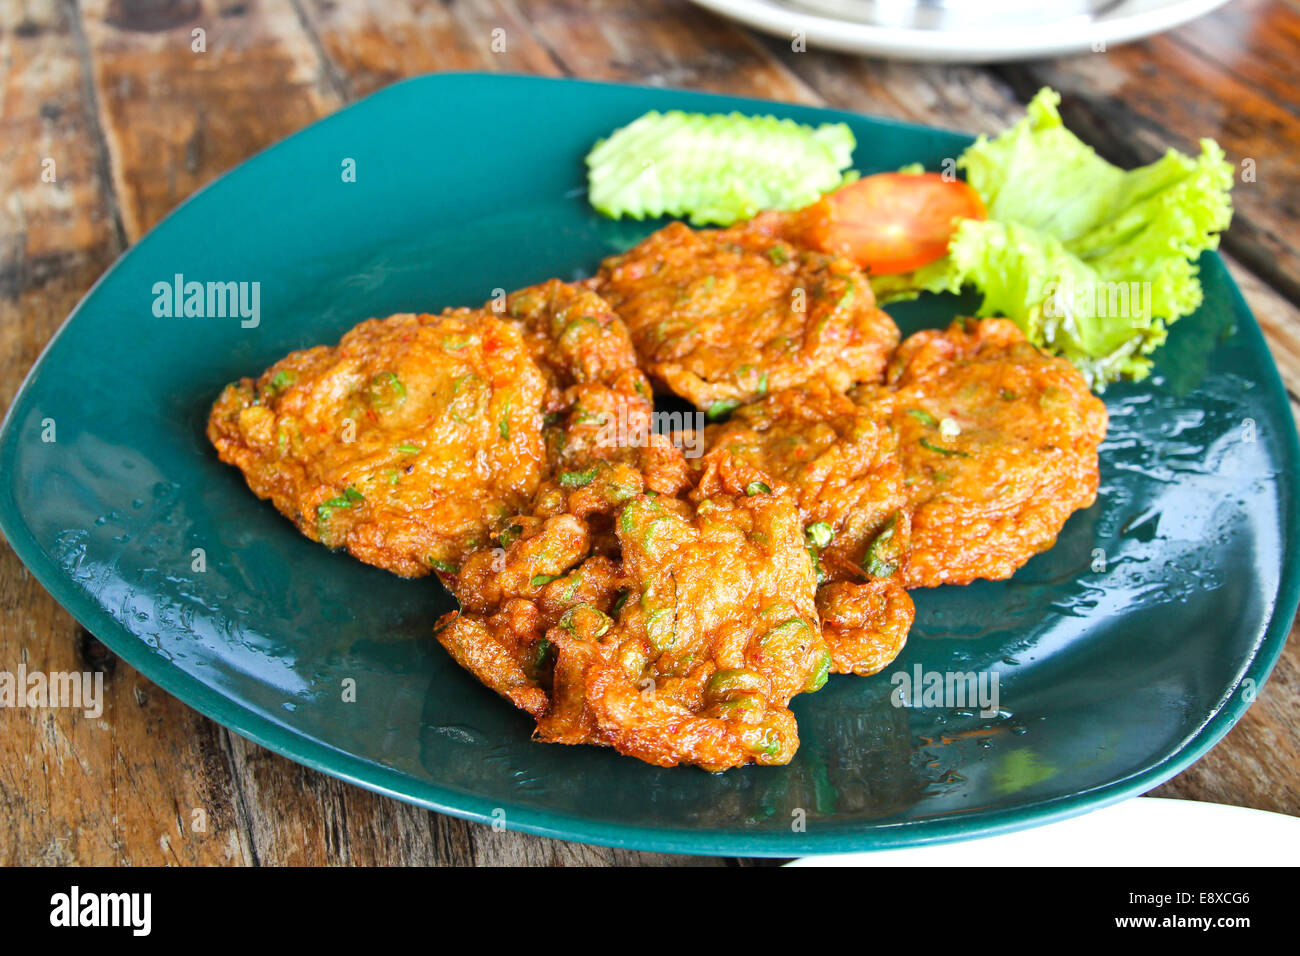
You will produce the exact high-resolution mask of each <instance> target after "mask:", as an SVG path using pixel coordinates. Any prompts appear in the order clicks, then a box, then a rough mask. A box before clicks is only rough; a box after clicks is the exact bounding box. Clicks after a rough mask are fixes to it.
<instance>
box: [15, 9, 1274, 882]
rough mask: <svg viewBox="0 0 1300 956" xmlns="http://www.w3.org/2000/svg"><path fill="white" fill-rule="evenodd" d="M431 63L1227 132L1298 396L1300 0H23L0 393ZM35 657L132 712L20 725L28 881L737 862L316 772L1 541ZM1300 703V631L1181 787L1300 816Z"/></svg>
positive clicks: (1153, 141) (1246, 250) (1105, 140)
mask: <svg viewBox="0 0 1300 956" xmlns="http://www.w3.org/2000/svg"><path fill="white" fill-rule="evenodd" d="M195 30H202V31H203V33H202V34H196V33H194V31H195ZM497 30H503V31H504V33H494V31H497ZM502 38H504V41H505V44H504V45H505V49H504V51H502V52H496V50H499V49H500V46H501V44H500V40H501V39H502ZM200 39H201V40H202V42H201V43H200V42H199V41H200ZM494 39H495V40H497V41H498V42H497V43H496V45H495V47H494V42H493V41H494ZM436 70H491V71H512V72H521V73H539V74H546V75H552V76H580V77H588V78H594V79H604V80H619V81H626V82H631V83H641V84H651V85H662V86H674V87H694V88H700V89H706V90H715V91H721V92H726V93H737V94H744V95H751V96H760V97H769V98H772V99H776V100H785V101H790V102H797V103H811V104H830V105H833V106H836V107H842V108H845V109H850V110H857V111H861V112H865V113H873V114H879V115H884V116H894V117H900V118H902V119H907V120H916V121H920V122H923V123H932V124H937V125H940V126H947V127H953V128H957V129H962V130H969V131H971V132H995V131H997V130H1000V129H1002V128H1004V127H1005V126H1006V125H1007V124H1009V123H1010V122H1012V121H1013V120H1014V119H1016V118H1017V116H1018V115H1019V113H1020V111H1021V107H1022V105H1023V103H1024V102H1025V101H1026V100H1027V99H1028V98H1029V97H1030V96H1031V95H1032V94H1033V92H1034V91H1035V90H1037V89H1038V87H1039V86H1041V85H1043V84H1045V83H1050V84H1051V85H1052V86H1054V87H1056V88H1057V89H1059V90H1060V91H1061V92H1062V93H1063V94H1064V103H1063V107H1062V109H1063V113H1064V116H1065V118H1066V121H1067V123H1068V124H1069V125H1070V126H1071V127H1072V128H1073V129H1075V130H1076V131H1078V132H1079V133H1080V135H1082V136H1083V137H1084V138H1085V139H1086V140H1088V141H1089V142H1090V143H1092V144H1093V145H1094V146H1095V147H1096V148H1097V150H1098V151H1099V152H1100V153H1101V154H1102V155H1104V156H1105V157H1107V158H1109V159H1111V160H1113V161H1115V162H1117V163H1120V164H1122V165H1133V164H1137V163H1142V162H1149V161H1151V160H1152V159H1154V158H1156V157H1157V156H1158V155H1159V154H1160V153H1161V152H1162V151H1163V150H1164V149H1165V148H1166V147H1168V146H1175V147H1178V148H1180V149H1183V150H1191V149H1193V148H1194V145H1195V141H1196V139H1197V138H1198V137H1200V136H1213V137H1215V138H1217V139H1218V141H1219V142H1220V143H1221V144H1222V145H1223V147H1224V148H1225V149H1226V150H1227V153H1228V156H1229V157H1230V158H1231V159H1232V161H1233V162H1234V163H1236V164H1238V165H1239V166H1240V165H1241V164H1242V163H1244V162H1245V161H1247V160H1249V161H1251V162H1250V163H1248V164H1247V165H1248V166H1253V168H1254V170H1255V176H1254V181H1253V182H1239V183H1238V184H1237V185H1236V187H1235V189H1234V198H1235V202H1236V208H1237V216H1236V219H1235V221H1234V222H1233V225H1232V229H1231V231H1230V232H1229V233H1228V234H1227V236H1226V237H1225V238H1224V241H1223V251H1224V252H1225V254H1226V257H1227V259H1228V264H1229V267H1230V268H1231V270H1232V272H1233V274H1234V275H1235V276H1236V278H1237V281H1238V282H1239V283H1240V284H1241V287H1242V289H1243V290H1244V292H1245V294H1246V298H1247V299H1248V300H1249V302H1250V304H1251V307H1252V308H1253V309H1254V311H1255V315H1256V316H1257V317H1258V319H1259V322H1260V324H1261V325H1262V326H1263V328H1264V331H1265V334H1266V335H1267V337H1268V340H1269V344H1270V345H1271V346H1272V349H1273V353H1274V355H1275V356H1276V358H1277V362H1278V365H1279V366H1280V367H1281V369H1282V374H1283V376H1284V378H1285V379H1286V382H1287V386H1288V390H1289V392H1290V394H1291V398H1292V401H1293V402H1297V400H1298V399H1300V309H1298V308H1297V306H1298V305H1300V247H1297V245H1296V244H1295V242H1294V238H1295V229H1296V225H1297V222H1298V221H1300V191H1298V190H1297V189H1296V184H1297V183H1300V3H1298V2H1297V0H1235V2H1233V3H1230V4H1229V5H1228V6H1227V7H1226V8H1224V9H1222V10H1220V11H1218V12H1217V13H1215V14H1212V15H1210V16H1208V17H1205V18H1203V19H1201V20H1199V21H1196V22H1194V23H1192V24H1190V25H1188V26H1185V27H1183V28H1181V29H1179V30H1176V31H1174V32H1172V33H1168V34H1165V35H1162V36H1159V37H1155V38H1153V39H1151V40H1148V41H1146V42H1142V43H1137V44H1133V45H1130V46H1124V47H1120V48H1116V49H1112V50H1110V51H1106V52H1100V53H1095V54H1086V55H1083V56H1078V57H1074V58H1070V59H1061V60H1049V61H1039V62H1031V63H1020V64H1014V65H1000V66H994V67H967V66H923V65H909V64H898V63H887V62H883V61H879V60H869V59H857V58H853V57H848V56H841V55H834V54H828V53H822V52H818V51H809V52H805V53H796V52H793V51H792V50H791V44H790V43H789V41H785V40H781V39H778V38H768V37H762V36H759V35H756V34H754V33H750V32H748V31H746V30H744V29H741V28H739V27H737V26H734V25H732V24H731V23H729V22H727V21H725V20H722V19H719V18H718V17H715V16H713V15H711V14H709V13H706V12H703V11H701V10H699V9H697V8H695V7H693V6H691V5H690V4H688V3H686V2H685V0H626V2H590V0H443V2H436V0H427V2H421V0H372V2H360V0H355V2H351V0H85V2H83V3H81V4H76V3H74V2H72V0H0V78H2V79H3V97H4V99H3V107H2V108H0V193H2V195H3V197H4V201H3V204H0V402H3V403H4V405H6V406H7V405H8V402H9V401H10V400H11V398H12V396H13V394H14V391H15V390H16V389H17V387H18V384H19V382H20V381H21V379H22V377H23V374H24V373H25V372H26V371H27V369H28V368H29V367H30V366H31V364H32V362H33V361H35V359H36V357H37V355H38V354H39V353H40V351H41V349H42V347H43V346H44V345H45V343H46V341H47V340H48V339H49V338H50V336H51V335H52V334H53V333H54V331H55V329H57V328H58V326H59V324H60V323H61V322H62V321H63V318H64V316H66V315H67V314H68V312H69V310H70V309H71V308H72V307H73V305H75V304H76V302H77V300H78V299H79V298H80V297H81V296H82V294H83V293H85V291H86V290H87V289H88V288H89V287H90V285H91V283H92V282H94V281H95V279H96V278H97V277H98V276H99V275H100V274H101V273H102V272H103V271H104V270H105V269H106V268H107V267H108V266H109V265H110V264H111V263H112V262H113V260H114V259H115V258H116V257H117V256H118V255H119V254H121V252H122V251H123V250H124V249H126V248H127V247H128V246H129V245H130V244H131V243H133V242H135V241H136V240H137V239H139V238H140V236H141V235H143V234H144V232H145V231H146V230H148V229H149V228H150V227H152V226H153V225H154V224H155V223H156V222H158V220H159V219H161V218H162V217H163V215H164V214H166V213H167V212H168V211H169V210H170V209H171V208H172V207H173V206H175V205H176V204H177V203H179V202H180V201H181V200H183V199H184V198H185V197H186V196H188V195H189V194H190V193H192V192H193V191H194V190H196V189H197V188H199V187H200V186H202V185H203V184H204V183H206V182H208V181H209V180H211V179H213V178H214V177H216V176H218V175H220V174H221V173H223V172H225V171H226V170H228V169H230V168H231V167H232V166H234V165H235V164H237V163H238V162H240V161H241V160H242V159H244V158H245V157H246V156H248V155H250V154H251V153H254V152H256V151H257V150H260V149H262V148H263V147H265V146H268V145H270V144H271V143H274V142H275V141H276V140H279V139H281V138H282V137H284V136H286V135H288V134H289V133H292V132H293V131H294V130H297V129H299V128H300V127H302V126H305V125H307V124H308V123H311V122H312V121H314V120H316V119H318V118H320V117H322V116H325V115H326V114H328V113H331V112H333V111H334V110H337V109H339V108H340V107H342V106H344V105H346V104H347V103H349V102H352V101H353V100H356V99H357V98H359V97H362V96H365V95H366V94H368V93H371V92H373V91H374V90H377V89H379V88H380V87H382V86H384V85H386V84H388V83H392V82H393V81H395V80H398V79H400V78H402V77H404V76H409V75H412V74H417V73H424V72H429V71H436ZM48 159H52V160H53V161H54V169H55V173H56V182H54V183H49V182H45V181H43V179H42V175H41V174H42V171H43V169H45V168H48V165H49V164H48V163H45V160H48ZM142 345H145V344H144V343H142ZM20 662H26V664H27V665H28V667H30V668H33V669H37V668H39V669H43V670H46V671H53V670H81V669H85V668H87V667H95V668H99V669H101V670H103V671H105V673H106V688H107V690H106V695H107V698H108V699H107V704H106V709H105V712H104V715H103V718H102V720H100V721H90V720H86V719H84V718H82V717H81V716H80V715H79V714H74V713H73V712H72V711H68V710H50V711H33V710H28V709H16V710H15V709H10V710H4V711H0V810H2V811H3V818H4V819H3V824H0V863H3V864H13V863H73V862H75V863H86V864H90V863H95V864H110V863H119V864H128V863H129V864H137V865H138V864H165V863H187V864H193V863H205V864H211V863H236V864H257V863H274V864H295V863H299V864H324V863H344V864H366V863H385V864H402V863H417V864H427V863H487V864H494V863H659V864H662V863H688V862H695V863H714V864H717V863H727V862H730V863H733V864H734V863H735V862H737V861H723V860H691V859H688V858H674V857H665V856H656V855H653V854H641V853H632V852H623V851H615V850H608V849H604V848H600V847H590V846H583V845H578V844H567V843H561V842H558V841H554V840H547V839H543V838H540V837H532V836H526V835H521V834H512V833H508V832H506V833H496V832H493V831H492V830H491V829H489V828H487V827H482V826H478V825H475V824H471V823H466V822H463V821H461V820H456V819H453V818H450V817H445V816H440V815H438V814H434V813H429V812H427V811H424V810H419V809H415V808H413V807H409V806H406V805H405V804H401V803H398V802H396V801H394V800H389V799H385V798H383V797H379V796H375V795H374V794H371V793H368V792H366V791H363V790H360V789H358V788H356V787H351V786H347V785H345V784H342V783H339V782H338V781H335V780H333V779H332V778H329V777H325V776H322V775H321V774H318V773H315V772H313V771H310V770H307V769H304V768H303V767H300V766H298V765H297V764H294V763H292V762H290V761H288V760H285V759H282V758H280V757H278V756H275V755H273V754H271V753H269V752H268V751H266V750H263V749H262V748H260V747H258V746H255V745H254V744H251V743H249V742H247V741H245V740H244V739H243V738H241V737H238V736H235V735H233V734H230V733H228V732H227V731H225V730H224V729H222V728H221V727H219V726H217V725H216V724H214V723H212V722H211V721H209V720H207V719H206V718H204V717H201V716H199V715H198V714H196V713H195V712H193V711H192V710H190V709H189V708H188V707H186V706H184V705H183V704H181V703H179V702H178V701H176V700H174V699H172V698H171V697H169V696H168V695H166V694H164V693H162V692H161V691H160V690H159V689H158V688H157V687H155V686H153V685H152V684H150V683H149V682H148V681H146V680H144V679H143V678H142V677H140V675H139V674H137V673H135V672H134V671H133V670H132V669H131V668H129V667H127V666H126V665H125V664H123V663H120V662H118V661H117V660H115V658H114V657H113V655H112V654H111V653H110V652H108V651H107V649H106V648H105V647H104V646H103V645H101V644H99V643H98V642H97V641H96V640H95V638H94V637H92V636H91V635H90V634H88V633H87V632H86V631H85V630H84V629H82V628H80V627H79V626H78V625H77V624H76V622H75V621H73V620H72V618H71V617H70V616H69V615H68V614H67V613H66V612H65V611H63V610H62V609H61V608H60V607H59V606H58V605H56V604H55V603H54V601H53V600H51V599H50V597H49V596H48V595H47V594H46V593H45V591H44V590H43V589H42V588H41V587H40V586H39V585H38V584H37V583H36V582H35V581H34V580H33V579H32V578H31V576H30V575H29V574H28V573H27V571H26V570H25V569H24V568H23V567H22V565H21V564H20V563H19V562H18V560H17V558H16V557H15V556H14V554H13V552H12V551H11V550H10V549H9V548H8V546H7V545H5V546H3V547H0V669H9V670H15V669H16V668H17V666H18V664H19V663H20ZM1297 716H1300V648H1298V647H1297V644H1296V642H1295V641H1294V640H1293V641H1291V642H1290V644H1289V645H1288V647H1287V649H1286V651H1285V653H1284V654H1283V656H1282V659H1281V662H1280V663H1279V664H1278V667H1277V670H1276V671H1275V672H1274V674H1273V677H1272V680H1271V681H1270V682H1269V684H1268V685H1267V687H1266V688H1265V690H1264V692H1263V694H1262V696H1261V697H1260V699H1259V700H1258V701H1257V702H1256V703H1255V705H1254V707H1253V708H1252V709H1251V710H1250V712H1249V713H1248V714H1247V715H1246V717H1245V718H1244V719H1243V720H1242V721H1241V723H1240V724H1239V725H1238V726H1237V727H1236V728H1235V729H1234V730H1233V731H1232V732H1231V733H1230V734H1229V735H1228V737H1227V738H1226V739H1225V740H1224V741H1223V742H1222V743H1220V744H1219V746H1218V747H1216V748H1215V749H1214V750H1213V751H1212V752H1211V753H1210V754H1208V755H1207V756H1206V757H1204V758H1203V759H1202V760H1200V761H1199V762H1198V763H1197V764H1196V765H1195V766H1194V767H1192V768H1190V769H1189V770H1187V771H1185V772H1184V773H1182V774H1181V775H1179V776H1178V777H1176V778H1175V779H1174V780H1172V781H1170V782H1169V783H1167V784H1165V785H1164V786H1163V787H1161V788H1160V789H1159V790H1157V791H1156V792H1157V793H1160V794H1162V795H1165V796H1174V797H1184V798H1190V799H1197V800H1211V801H1218V802H1224V803H1234V804H1240V805H1243V806H1248V807H1259V808H1264V809H1269V810H1280V811H1283V812H1287V813H1291V814H1300V748H1298V747H1297V743H1296V734H1295V732H1294V729H1293V728H1294V723H1295V720H1296V718H1297ZM195 808H202V809H204V811H205V813H206V815H207V828H206V831H205V832H202V833H194V832H193V831H192V829H191V826H190V822H191V821H192V819H193V817H192V813H193V810H194V809H195Z"/></svg>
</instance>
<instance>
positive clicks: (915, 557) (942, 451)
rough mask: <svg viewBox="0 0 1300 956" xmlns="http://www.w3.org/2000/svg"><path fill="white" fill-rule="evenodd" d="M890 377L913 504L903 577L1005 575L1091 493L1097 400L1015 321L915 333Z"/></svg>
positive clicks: (1100, 413) (1101, 413)
mask: <svg viewBox="0 0 1300 956" xmlns="http://www.w3.org/2000/svg"><path fill="white" fill-rule="evenodd" d="M888 382H889V385H890V387H891V389H892V392H891V394H889V396H888V402H889V407H890V414H892V417H893V420H894V423H895V426H896V428H897V432H898V444H899V454H900V460H901V462H902V465H903V471H904V474H905V476H906V477H905V481H906V483H907V488H908V498H909V502H910V508H911V534H910V544H909V553H908V556H907V560H906V563H905V565H904V567H903V570H902V575H903V583H904V584H905V585H906V586H908V587H933V586H935V585H939V584H967V583H969V582H971V581H974V580H976V579H977V578H988V579H991V580H999V579H1001V578H1006V577H1010V576H1011V574H1013V573H1014V572H1015V571H1016V569H1018V568H1019V567H1021V566H1022V565H1023V564H1024V563H1025V562H1026V561H1028V560H1029V559H1030V558H1031V557H1032V556H1033V555H1035V554H1037V553H1039V552H1040V551H1045V550H1046V549H1048V548H1050V547H1051V546H1052V545H1053V544H1054V543H1055V541H1056V536H1057V535H1058V534H1059V533H1060V530H1061V528H1062V526H1064V524H1065V521H1066V519H1067V518H1069V516H1070V515H1071V514H1072V513H1073V512H1075V511H1076V510H1078V509H1080V508H1086V507H1088V506H1089V505H1091V504H1092V503H1093V501H1094V500H1095V498H1096V495H1097V487H1098V483H1099V472H1098V460H1097V448H1098V446H1099V445H1100V443H1101V442H1102V440H1103V439H1104V438H1105V436H1106V406H1105V405H1104V404H1103V403H1102V402H1101V401H1100V400H1099V399H1098V398H1097V397H1096V396H1095V395H1093V394H1092V392H1091V391H1090V390H1089V389H1088V385H1087V382H1085V381H1084V379H1083V376H1082V375H1080V374H1079V372H1078V371H1077V370H1076V369H1075V368H1074V366H1072V365H1071V364H1070V363H1069V362H1067V361H1066V360H1065V359H1062V358H1057V357H1054V356H1051V355H1048V354H1046V353H1044V352H1042V351H1040V350H1039V349H1037V348H1036V347H1034V346H1033V345H1032V344H1030V343H1029V342H1028V341H1026V340H1025V338H1024V336H1023V335H1022V334H1021V332H1020V330H1019V329H1018V328H1017V327H1016V325H1015V324H1014V323H1013V322H1011V321H1009V320H1007V319H983V320H976V319H965V320H958V321H956V322H954V323H953V324H952V325H951V326H949V327H948V328H947V329H946V330H942V331H940V330H930V331H925V332H918V333H917V334H915V335H913V336H911V337H909V338H908V339H907V341H905V342H904V343H903V344H902V345H901V346H900V347H899V349H898V351H897V353H896V354H895V355H894V357H893V359H892V360H891V362H890V367H889V373H888ZM857 397H858V398H859V399H860V400H862V401H864V402H866V403H867V404H868V405H869V406H870V405H872V404H876V403H878V402H879V401H880V399H881V396H880V393H879V392H877V391H874V390H865V391H864V392H863V393H862V394H860V395H859V396H857Z"/></svg>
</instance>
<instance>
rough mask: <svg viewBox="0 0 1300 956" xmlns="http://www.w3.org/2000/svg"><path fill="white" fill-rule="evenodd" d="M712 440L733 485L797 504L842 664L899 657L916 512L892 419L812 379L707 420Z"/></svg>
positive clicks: (860, 665)
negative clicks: (910, 506) (717, 420)
mask: <svg viewBox="0 0 1300 956" xmlns="http://www.w3.org/2000/svg"><path fill="white" fill-rule="evenodd" d="M708 444H709V448H710V449H711V451H710V452H709V455H708V456H706V459H705V460H706V461H708V462H711V463H712V462H715V460H716V465H715V467H716V468H718V469H722V470H729V471H730V472H732V474H731V475H730V480H731V481H732V483H733V484H735V485H737V486H738V487H755V486H757V487H770V488H771V489H772V491H774V492H776V493H779V494H789V495H791V496H792V497H793V498H794V500H795V502H796V503H797V505H798V507H799V512H800V516H801V518H802V520H803V522H804V528H805V536H806V539H807V543H808V547H809V550H810V553H812V554H813V555H814V559H815V561H816V565H817V572H818V577H819V580H820V581H821V582H822V587H821V588H820V589H819V590H818V595H817V601H818V606H819V608H820V609H821V611H822V618H823V624H822V632H823V635H824V636H825V638H826V641H827V643H828V644H829V645H830V648H831V652H832V655H833V657H834V670H835V672H836V673H855V674H873V673H875V672H876V671H878V670H880V669H881V668H882V667H884V666H885V665H886V664H888V663H889V662H890V661H891V660H893V658H894V657H895V656H897V654H898V653H899V651H901V650H902V648H903V644H904V643H905V642H906V639H907V632H908V630H909V629H910V628H911V625H912V619H913V617H914V616H915V608H914V607H913V605H912V601H911V599H910V598H909V597H908V596H907V593H906V591H904V590H903V589H902V587H901V585H900V584H899V583H898V582H899V575H898V571H899V568H900V566H901V565H902V563H903V561H904V558H905V555H906V551H907V545H906V540H907V529H908V519H909V516H908V510H907V489H906V488H905V487H904V483H903V469H902V466H901V464H900V462H899V456H898V442H897V436H896V434H895V432H894V425H893V421H892V418H891V417H890V416H889V415H881V414H877V413H875V410H873V409H869V408H866V407H863V406H860V405H857V404H855V403H854V402H853V401H851V400H850V399H849V398H848V397H847V396H845V395H842V394H840V393H838V392H835V391H832V390H831V389H828V388H826V387H824V386H820V385H810V386H807V387H804V388H799V389H786V390H784V391H780V392H775V393H773V394H772V395H769V396H767V397H766V398H764V399H762V400H760V401H757V402H754V403H752V404H750V405H746V406H745V407H743V408H741V409H739V410H738V411H737V412H736V413H735V414H734V415H733V416H732V417H731V418H730V419H729V420H728V421H727V422H725V423H724V424H722V425H714V426H710V427H709V429H708Z"/></svg>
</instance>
